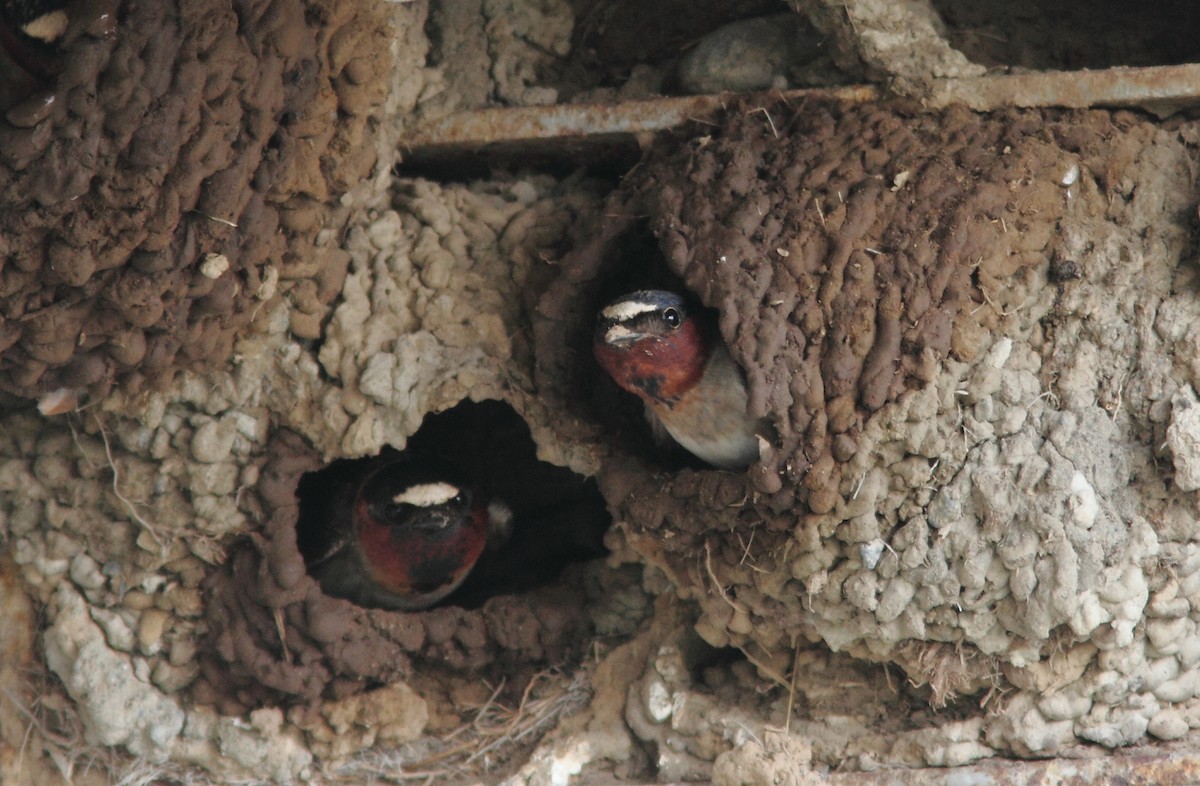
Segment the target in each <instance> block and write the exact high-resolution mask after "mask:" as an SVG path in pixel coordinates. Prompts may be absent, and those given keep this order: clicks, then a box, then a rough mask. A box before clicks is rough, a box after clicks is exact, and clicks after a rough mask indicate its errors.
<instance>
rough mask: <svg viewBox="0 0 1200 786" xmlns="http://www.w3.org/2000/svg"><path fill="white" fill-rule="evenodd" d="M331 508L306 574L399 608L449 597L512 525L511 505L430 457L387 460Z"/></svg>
mask: <svg viewBox="0 0 1200 786" xmlns="http://www.w3.org/2000/svg"><path fill="white" fill-rule="evenodd" d="M330 511H331V517H332V521H331V522H330V524H329V526H331V527H332V528H333V529H334V530H335V532H334V535H333V537H332V538H331V540H330V546H329V548H328V549H327V551H326V552H325V553H324V554H323V555H321V556H319V557H317V558H316V559H314V560H312V561H311V562H310V563H309V573H310V574H311V575H312V576H313V577H314V578H315V579H316V580H317V581H318V582H319V583H320V585H321V589H322V590H323V591H324V592H325V593H326V594H328V595H333V596H335V597H339V598H345V599H347V600H351V601H353V602H355V603H357V604H359V605H361V606H371V607H376V608H386V609H396V610H402V611H420V610H422V609H427V608H429V607H430V606H433V605H434V604H436V603H437V602H439V601H441V600H443V599H445V598H446V597H447V596H448V595H450V593H452V592H454V590H456V589H457V588H458V586H459V585H460V584H462V583H463V581H464V580H465V579H466V578H467V575H468V574H469V573H470V572H471V569H472V568H473V567H474V566H475V563H476V562H477V561H478V560H479V558H480V556H481V555H482V554H484V552H485V551H486V550H489V549H495V548H497V547H498V546H499V545H500V544H502V543H503V542H504V541H505V540H506V539H507V537H508V535H509V533H510V532H511V528H512V513H511V511H510V510H509V509H508V506H506V505H505V504H504V503H503V502H501V501H500V500H495V499H489V497H488V496H487V494H485V493H484V492H483V491H482V490H481V489H478V488H472V487H471V486H469V485H467V484H466V483H464V482H463V481H462V480H461V478H459V477H458V476H457V473H455V472H454V471H453V470H452V469H451V468H449V467H447V466H443V465H440V464H438V463H437V462H434V461H432V460H431V461H420V460H416V459H409V458H399V459H395V460H391V461H386V462H385V463H383V465H382V466H380V467H378V468H377V469H374V470H373V471H371V472H369V473H368V474H367V475H366V476H365V478H363V480H362V482H361V483H359V484H358V486H357V488H356V489H355V490H354V492H353V494H352V495H350V494H346V495H343V496H342V499H341V500H340V501H337V500H335V502H334V504H332V505H331V506H330Z"/></svg>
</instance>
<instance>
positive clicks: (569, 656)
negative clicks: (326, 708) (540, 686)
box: [201, 432, 587, 709]
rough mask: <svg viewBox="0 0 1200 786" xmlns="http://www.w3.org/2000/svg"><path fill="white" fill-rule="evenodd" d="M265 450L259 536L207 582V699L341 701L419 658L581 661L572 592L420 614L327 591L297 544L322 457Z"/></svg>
mask: <svg viewBox="0 0 1200 786" xmlns="http://www.w3.org/2000/svg"><path fill="white" fill-rule="evenodd" d="M269 453H270V455H271V460H270V461H269V462H268V463H267V465H266V466H265V467H264V468H263V472H262V476H261V480H260V482H259V486H258V494H259V497H260V499H261V505H262V510H264V511H266V512H267V513H266V515H267V518H266V521H265V526H264V528H263V531H262V535H256V536H253V538H252V540H251V541H250V543H248V544H246V545H245V546H244V547H242V548H238V549H235V550H234V551H233V553H232V554H231V555H230V558H229V561H228V563H227V564H226V565H225V566H224V568H223V569H221V570H220V571H219V572H217V573H215V574H214V575H213V577H212V578H211V579H210V580H209V582H208V585H207V589H208V592H209V593H210V597H211V601H210V602H209V604H208V607H207V610H206V616H207V618H208V622H209V625H210V628H211V630H212V637H213V638H212V640H213V644H214V652H213V653H212V657H210V658H207V659H206V667H207V668H206V672H207V676H208V680H207V685H206V686H202V688H201V691H202V697H203V698H204V699H207V700H210V701H216V702H217V703H222V702H223V701H228V699H230V698H233V699H235V700H236V702H237V704H235V705H231V707H230V709H233V708H234V707H236V706H237V705H238V704H240V705H241V706H243V707H246V706H256V705H257V704H258V703H260V702H261V701H263V700H264V699H268V698H272V699H275V700H281V699H282V700H285V701H292V700H301V701H305V700H308V701H311V700H315V699H317V698H321V697H324V698H340V697H342V696H344V695H346V694H347V693H351V692H357V691H359V690H361V689H362V688H363V686H364V685H365V684H367V683H390V682H397V681H400V680H403V679H407V678H409V677H411V676H412V670H413V661H414V659H418V660H423V661H426V662H429V663H434V664H438V665H439V666H443V667H449V668H451V669H454V670H460V671H463V670H478V669H482V668H484V667H487V666H496V667H497V668H498V669H499V673H501V674H502V673H504V672H505V671H506V670H509V671H511V670H512V669H513V668H515V667H517V666H518V665H520V664H527V663H530V662H549V663H564V662H567V661H569V660H573V659H575V658H577V657H578V656H579V655H580V654H581V653H580V652H579V651H578V648H579V647H580V646H582V642H583V641H584V638H585V636H584V633H585V628H586V624H587V623H586V621H585V616H584V614H583V608H582V607H583V597H582V594H581V593H579V592H577V591H574V590H572V589H571V587H570V586H569V585H566V584H564V585H560V586H556V587H554V588H552V589H547V590H544V591H538V590H535V591H533V592H531V593H529V594H526V595H522V596H514V595H508V596H500V597H496V598H492V599H491V600H488V601H487V602H486V603H484V605H483V606H482V607H481V608H479V609H477V610H467V609H463V608H457V607H453V606H447V607H443V608H437V609H432V610H429V611H425V612H415V613H402V612H389V611H381V610H370V609H364V608H361V607H359V606H356V605H354V604H353V603H351V602H349V601H346V600H340V599H337V598H331V597H328V596H326V595H324V594H322V593H321V591H320V588H319V587H318V586H317V583H316V581H314V580H313V579H312V578H311V577H309V576H308V574H307V572H306V571H305V566H304V560H303V557H302V556H301V554H300V551H299V549H298V548H297V546H296V520H297V517H298V516H299V506H298V502H297V499H296V488H297V484H298V483H299V481H300V477H301V475H302V474H303V473H305V472H310V471H312V470H315V469H317V468H318V467H319V462H318V460H317V457H316V454H315V453H314V452H313V451H312V450H311V449H309V448H308V447H306V446H305V445H304V443H303V441H302V440H301V439H300V438H299V437H297V436H295V435H294V434H290V433H287V432H284V433H281V434H280V435H279V436H278V437H277V438H276V439H275V440H274V442H273V444H272V445H271V446H270V449H269ZM230 676H232V682H233V684H234V686H236V690H232V691H231V690H230ZM264 689H266V691H264Z"/></svg>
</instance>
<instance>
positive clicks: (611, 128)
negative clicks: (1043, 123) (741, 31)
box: [403, 64, 1200, 163]
mask: <svg viewBox="0 0 1200 786" xmlns="http://www.w3.org/2000/svg"><path fill="white" fill-rule="evenodd" d="M887 97H888V96H887V94H886V93H884V92H883V91H882V90H881V89H880V88H877V87H875V86H873V85H850V86H846V87H838V88H828V89H811V90H786V91H774V92H771V93H762V94H750V95H734V94H724V95H701V96H682V97H665V98H655V99H649V100H641V101H623V102H620V103H616V104H556V105H553V106H533V107H513V108H493V109H478V110H474V111H468V112H458V113H455V114H452V115H448V116H445V117H440V118H436V119H433V120H430V121H427V122H423V123H420V124H418V125H417V127H416V128H414V129H413V132H412V133H411V134H410V135H409V136H408V137H407V138H406V139H405V140H404V143H403V148H404V153H405V159H407V160H414V159H415V160H419V161H425V162H435V161H437V160H441V159H445V158H454V157H461V156H463V155H471V156H480V155H482V156H487V155H488V154H489V153H491V154H496V155H499V156H504V155H508V156H513V157H519V156H528V155H533V156H538V155H541V156H547V155H549V156H557V157H559V158H569V157H571V156H580V158H579V159H578V162H579V163H582V162H584V161H587V160H588V159H589V153H590V154H592V155H594V154H596V153H597V152H600V153H601V154H603V151H606V150H607V151H611V150H613V149H615V148H620V149H622V150H624V151H625V152H627V153H628V152H629V151H631V150H632V151H636V146H637V142H638V139H639V137H640V136H642V135H644V134H652V133H654V132H658V131H664V130H666V129H669V128H674V127H676V126H679V125H682V124H683V123H685V122H687V121H689V120H700V121H704V120H706V119H708V118H711V117H713V116H715V115H717V114H718V113H719V112H720V111H721V110H723V109H724V108H725V107H726V106H727V105H728V104H729V102H730V101H731V100H733V99H735V98H737V99H742V100H746V101H749V102H753V101H754V100H756V99H758V100H761V101H762V102H763V103H764V105H767V104H770V103H773V102H775V101H779V100H781V99H782V100H784V101H786V102H788V103H791V104H801V103H803V102H804V101H805V100H806V99H835V100H841V101H855V102H860V101H879V100H883V99H885V98H887ZM923 103H924V104H925V105H927V106H931V107H941V106H947V105H950V104H965V105H966V106H969V107H971V108H972V109H975V110H978V111H983V112H986V111H990V110H994V109H999V108H1001V107H1005V106H1020V107H1072V108H1084V107H1093V106H1105V107H1119V106H1124V107H1144V108H1147V109H1150V110H1151V111H1158V112H1164V113H1169V112H1170V111H1174V110H1176V109H1178V108H1179V107H1180V106H1186V105H1189V104H1195V103H1200V64H1189V65H1178V66H1154V67H1148V68H1108V69H1103V70H1100V71H1041V72H1036V73H1029V74H1005V75H996V76H982V77H972V78H963V79H942V80H935V81H934V82H933V84H932V87H931V90H930V92H929V94H928V95H926V96H925V97H924V100H923Z"/></svg>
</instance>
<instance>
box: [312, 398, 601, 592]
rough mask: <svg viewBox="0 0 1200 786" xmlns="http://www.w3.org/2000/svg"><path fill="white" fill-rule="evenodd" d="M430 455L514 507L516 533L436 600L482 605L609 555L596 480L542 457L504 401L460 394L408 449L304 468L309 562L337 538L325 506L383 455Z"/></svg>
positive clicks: (384, 458) (429, 418)
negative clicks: (460, 398) (468, 398)
mask: <svg viewBox="0 0 1200 786" xmlns="http://www.w3.org/2000/svg"><path fill="white" fill-rule="evenodd" d="M405 454H408V455H415V456H431V457H436V459H438V460H439V461H443V462H446V463H448V464H450V465H451V466H452V467H454V468H455V469H456V470H458V471H459V472H461V473H462V474H463V475H464V476H465V477H467V478H470V479H471V481H472V482H473V483H476V484H478V485H479V486H480V487H481V488H483V489H486V490H487V491H488V492H489V493H490V494H492V495H493V496H495V497H496V498H499V499H501V500H503V501H504V502H505V503H506V504H507V505H508V506H509V508H511V509H512V511H513V514H514V520H513V522H514V523H513V532H512V535H511V537H510V538H509V539H508V541H507V542H506V543H505V544H504V545H503V546H501V547H500V548H499V549H497V550H496V552H495V553H494V554H488V555H485V557H483V558H481V559H480V561H479V562H478V563H477V564H476V566H475V568H474V569H473V570H472V571H471V574H470V575H469V576H468V578H467V579H466V581H465V582H464V583H463V585H462V586H461V587H459V588H458V589H457V590H456V591H455V592H454V593H453V594H451V595H450V596H449V597H447V598H446V599H445V600H443V601H442V602H440V603H439V604H437V605H438V606H458V607H462V608H468V609H472V608H478V607H479V606H481V605H482V604H483V603H484V602H485V601H487V600H488V599H489V598H492V597H494V596H497V595H509V594H516V593H522V592H526V591H529V590H533V589H536V588H538V587H542V586H545V585H548V584H550V583H552V582H554V581H555V580H556V579H557V578H558V577H559V574H560V573H561V572H562V570H563V569H564V568H565V567H566V566H567V565H570V564H573V563H578V562H586V561H589V560H593V559H598V558H601V557H603V556H605V555H606V554H607V553H608V552H607V549H605V547H604V543H603V539H604V533H605V531H607V529H608V527H609V525H610V524H611V523H612V519H611V517H610V516H609V514H608V512H607V510H606V508H605V504H604V498H603V497H602V496H601V495H600V491H599V489H598V488H597V486H596V482H595V481H594V480H592V479H590V478H584V477H582V476H580V475H577V474H575V473H574V472H572V471H570V470H569V469H566V468H565V467H559V466H555V465H553V464H550V463H548V462H545V461H540V460H538V458H537V449H536V446H535V445H534V442H533V438H532V437H531V435H530V431H529V426H528V425H526V423H525V421H524V420H523V419H522V418H521V416H520V415H518V414H517V413H516V412H515V411H514V410H513V408H512V407H510V406H509V405H508V404H505V403H503V402H500V401H493V400H488V401H481V402H473V401H464V402H462V403H460V404H458V405H457V406H455V407H453V408H451V409H449V410H446V411H445V412H440V413H436V414H431V415H429V416H427V417H426V418H425V420H424V422H423V423H422V425H421V427H420V429H418V430H417V432H416V433H415V434H413V436H412V437H410V438H409V441H408V444H407V446H406V447H405V449H404V450H403V451H399V450H395V449H392V448H385V449H384V451H383V452H381V453H380V455H379V456H374V457H367V458H360V459H339V460H337V461H334V462H332V463H331V464H329V465H328V466H326V467H323V468H322V469H319V470H316V471H314V472H309V473H306V474H305V475H303V476H302V477H301V479H300V482H299V484H298V486H297V489H296V496H297V498H298V500H299V502H300V515H299V518H298V520H297V522H296V542H297V546H298V547H299V549H300V553H301V555H302V556H303V557H304V560H305V563H306V564H307V565H311V564H312V563H313V561H314V560H315V559H317V558H318V557H320V555H322V554H324V553H325V552H326V551H327V550H328V548H329V547H330V545H331V538H332V537H333V536H334V534H335V533H333V532H331V531H330V528H329V526H328V523H329V505H330V503H331V501H332V500H333V499H334V498H335V497H337V495H338V493H339V491H342V490H345V489H346V488H347V487H354V486H356V485H357V484H358V483H359V482H361V480H362V478H363V477H365V475H366V474H367V473H369V472H370V471H371V470H372V469H373V468H374V467H376V466H378V464H379V462H380V461H381V460H382V461H387V460H391V459H393V458H395V457H397V456H401V455H405Z"/></svg>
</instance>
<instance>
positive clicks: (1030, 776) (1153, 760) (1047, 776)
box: [647, 752, 1200, 786]
mask: <svg viewBox="0 0 1200 786" xmlns="http://www.w3.org/2000/svg"><path fill="white" fill-rule="evenodd" d="M797 782H801V781H799V780H798V779H797ZM802 782H803V783H814V784H815V783H823V784H825V786H1117V785H1118V784H1121V785H1122V786H1195V784H1197V783H1200V754H1194V753H1182V752H1177V753H1162V754H1157V755H1153V756H1149V755H1139V754H1128V753H1113V754H1108V755H1106V756H1097V757H1096V758H1092V759H1046V760H1042V761H1013V760H1009V759H1005V760H1002V761H992V762H989V763H986V764H973V765H967V766H960V767H941V768H922V769H903V768H899V769H891V770H878V771H876V772H838V773H829V774H826V775H823V776H822V775H815V777H813V776H809V780H804V781H802ZM647 786H649V784H647ZM656 786H690V784H685V783H667V784H657V785H656Z"/></svg>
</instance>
